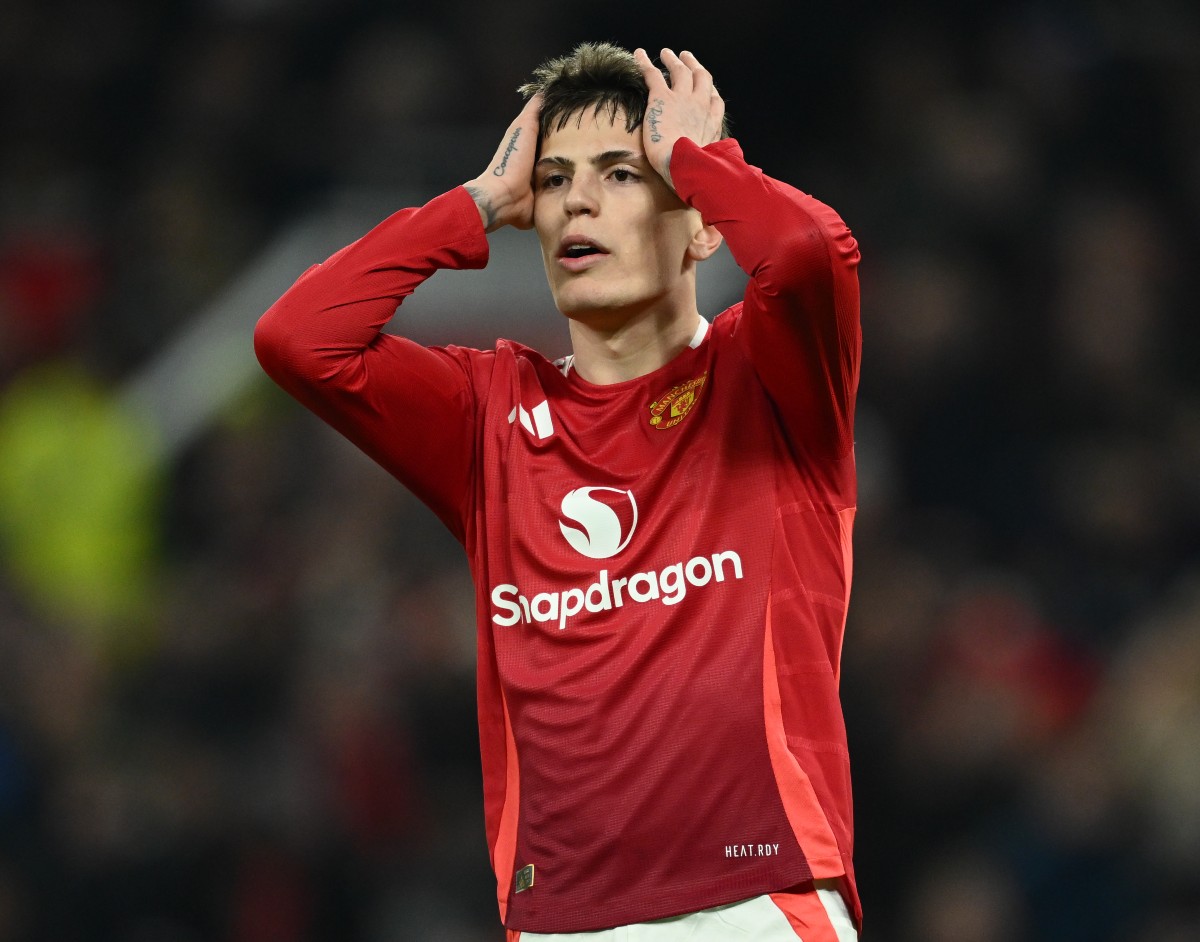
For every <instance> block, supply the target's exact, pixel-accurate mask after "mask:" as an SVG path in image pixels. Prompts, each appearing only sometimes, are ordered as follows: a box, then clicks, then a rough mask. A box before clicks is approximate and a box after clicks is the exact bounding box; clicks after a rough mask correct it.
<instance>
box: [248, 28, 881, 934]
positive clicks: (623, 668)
mask: <svg viewBox="0 0 1200 942" xmlns="http://www.w3.org/2000/svg"><path fill="white" fill-rule="evenodd" d="M661 60H662V63H663V65H664V66H665V67H666V72H667V73H669V82H668V81H667V78H666V77H665V76H664V73H663V72H660V71H659V70H658V69H656V68H655V67H654V66H653V64H652V63H651V62H650V59H649V58H648V57H647V55H646V53H645V52H644V51H642V50H638V51H637V52H635V53H634V54H633V55H630V54H629V53H628V52H626V51H624V50H622V49H618V48H616V47H613V46H609V45H607V44H585V45H583V46H581V47H579V48H578V49H577V50H576V51H575V52H574V53H573V54H572V55H571V56H567V57H565V58H563V59H559V60H554V61H551V62H549V63H547V64H546V65H545V66H543V67H542V68H541V69H539V70H537V72H536V73H535V79H536V81H535V82H534V83H532V84H531V85H527V86H525V87H524V88H523V89H522V91H523V92H524V93H525V94H527V95H529V96H530V97H529V101H528V103H527V104H526V106H525V108H524V110H522V112H521V113H520V115H519V116H518V117H517V119H516V120H515V121H514V122H513V124H512V125H511V127H510V128H509V130H508V133H507V134H506V136H505V138H504V140H503V141H502V142H501V144H500V147H499V149H498V150H497V152H496V155H495V157H494V158H493V160H492V162H491V164H490V165H489V166H488V168H487V170H486V171H485V172H484V173H482V174H481V175H480V176H479V177H477V178H475V179H474V180H472V181H470V182H469V183H468V184H467V185H466V186H465V187H460V188H457V189H455V190H453V191H451V192H449V193H447V194H444V195H442V196H439V197H438V198H436V199H434V200H432V201H431V202H430V203H428V204H426V205H425V206H423V207H421V208H418V209H407V210H403V211H401V212H399V213H397V214H395V215H394V216H392V217H391V218H389V219H387V220H386V221H384V222H383V223H381V224H380V225H379V226H378V227H376V228H375V229H374V230H372V231H371V232H370V233H368V234H367V235H366V236H364V237H363V238H362V239H360V240H359V241H358V242H355V243H354V244H352V245H350V246H348V247H346V248H345V249H342V250H341V251H340V252H338V253H337V254H335V255H334V256H333V257H332V258H330V259H329V260H328V261H327V262H325V263H324V264H323V265H317V266H314V267H313V268H312V269H310V270H309V271H307V272H306V273H305V274H304V275H303V276H302V277H301V278H300V280H299V281H297V282H296V284H295V285H293V286H292V288H290V289H289V290H288V292H287V293H286V294H285V295H284V296H283V297H282V298H280V300H279V301H278V302H277V303H276V304H275V305H274V306H273V307H272V308H271V309H270V310H269V311H268V312H267V313H266V315H264V317H263V318H262V320H261V321H260V323H259V326H258V330H257V333H256V337H255V340H256V347H257V350H258V355H259V358H260V360H261V362H262V364H263V367H264V368H265V369H266V371H267V372H268V373H269V374H270V375H271V376H272V377H274V378H275V379H276V381H278V382H279V383H280V384H281V385H282V386H283V387H284V388H285V389H287V390H288V391H289V392H290V393H292V394H293V395H294V396H295V397H296V398H297V399H299V400H300V401H301V402H303V403H304V404H305V405H306V406H308V407H309V408H311V409H312V410H313V411H315V412H316V413H317V414H318V415H320V416H321V417H322V418H324V419H325V420H327V421H328V422H330V423H331V424H332V425H333V426H334V427H336V428H337V429H339V430H340V431H341V432H343V433H344V434H345V435H347V436H348V437H349V438H350V439H352V440H353V441H354V442H356V443H357V444H358V445H359V446H360V447H362V448H363V449H364V450H365V451H366V452H367V453H368V454H370V455H371V456H372V457H373V458H375V459H376V460H377V461H378V462H379V463H380V464H382V465H383V466H384V467H385V468H387V469H388V470H389V471H390V472H392V473H393V474H394V475H395V476H396V477H397V478H399V479H400V481H402V482H403V483H404V484H405V485H406V486H408V487H409V488H411V489H412V491H413V492H414V493H416V494H417V495H418V496H419V497H420V498H421V499H422V500H424V501H425V502H426V503H427V504H428V505H429V506H430V507H431V508H432V509H433V510H434V512H435V513H437V514H438V516H439V517H440V518H441V519H442V520H443V521H444V522H445V524H446V525H447V526H448V527H449V528H450V529H451V530H452V531H453V532H454V534H455V535H456V536H457V537H458V538H459V540H461V541H462V542H463V544H464V545H465V547H466V550H467V553H468V555H469V557H470V560H471V564H472V571H473V574H474V578H475V582H476V588H477V606H478V696H479V702H478V706H479V724H480V733H481V744H482V754H483V771H484V793H485V810H486V826H487V841H488V847H489V850H490V853H491V859H492V864H493V868H494V870H495V873H496V878H497V884H498V899H499V904H500V913H501V918H502V920H503V921H504V923H505V925H506V926H507V927H508V930H509V938H510V940H517V939H521V940H524V942H535V940H545V939H548V938H555V939H556V938H559V934H571V933H580V932H594V931H597V930H608V929H610V928H613V927H626V928H623V929H620V930H616V931H619V932H620V933H621V934H620V935H616V934H612V933H607V932H601V933H599V934H598V935H594V936H593V935H589V936H588V938H589V939H597V940H600V939H609V938H612V939H616V938H620V939H642V938H645V939H654V940H659V942H668V940H673V939H684V938H687V939H690V940H693V942H700V940H708V939H713V940H716V939H721V940H723V939H727V938H754V939H762V940H773V939H791V940H793V942H794V940H795V939H796V938H797V937H799V938H801V939H803V940H804V942H846V940H848V939H854V938H856V934H855V928H854V926H855V925H856V924H857V923H858V922H859V918H860V909H859V904H858V896H857V892H856V890H855V886H854V877H853V868H852V863H851V850H852V824H851V801H850V778H849V765H848V760H847V755H846V737H845V730H844V726H843V722H842V716H841V709H840V704H839V700H838V678H839V663H840V654H841V644H842V634H843V630H844V626H845V619H846V610H847V604H848V598H849V591H850V570H851V564H850V559H851V555H850V531H851V522H852V520H853V516H854V508H855V473H854V457H853V434H852V425H853V411H854V398H855V390H856V387H857V381H858V364H859V346H860V340H859V326H858V286H857V275H856V266H857V262H858V249H857V246H856V244H855V241H854V239H853V238H852V236H851V235H850V232H849V231H848V230H847V229H846V227H845V225H844V224H843V223H842V221H841V220H840V219H839V218H838V216H837V215H836V214H835V213H834V212H833V211H832V210H831V209H829V208H828V207H826V206H824V205H822V204H821V203H819V202H817V201H816V200H815V199H813V198H812V197H810V196H807V195H805V194H803V193H801V192H799V191H797V190H795V189H793V188H791V187H789V186H787V185H785V184H782V183H779V182H777V181H775V180H772V179H771V178H769V177H767V176H765V175H764V174H763V173H762V172H761V171H759V170H758V169H757V168H755V167H752V166H750V165H748V164H747V163H746V162H745V161H744V160H743V158H742V154H741V151H740V149H739V147H738V145H737V144H736V142H734V141H733V140H732V139H727V138H726V139H722V126H723V116H724V103H723V101H722V100H721V98H720V96H719V95H718V93H717V91H716V89H715V88H714V86H713V81H712V77H711V76H710V75H709V73H708V72H707V71H706V70H705V69H704V67H703V66H701V64H700V63H699V62H698V61H697V59H696V57H695V56H693V55H691V54H690V53H687V52H684V53H681V54H680V55H678V56H676V55H675V54H674V53H673V52H671V51H670V50H667V49H664V50H663V51H662V53H661ZM505 225H510V226H516V227H518V228H529V227H531V226H532V227H533V228H534V229H536V231H537V236H538V240H539V241H540V243H541V249H542V256H543V260H544V262H545V266H546V274H547V277H548V279H549V282H550V287H551V290H552V293H553V295H554V300H555V303H556V305H557V307H558V308H559V310H560V311H561V312H562V313H563V314H565V315H566V316H567V318H568V326H569V329H570V337H571V348H572V351H573V354H572V355H571V356H568V357H566V358H565V359H563V360H558V361H554V362H551V361H550V360H547V359H546V358H544V357H542V356H540V355H539V354H537V353H535V352H534V351H532V350H530V349H528V348H526V347H523V346H521V345H520V344H516V343H512V342H508V341H499V342H498V343H497V344H496V347H495V349H494V350H490V351H486V352H485V351H478V350H468V349H462V348H458V347H446V348H426V347H421V346H419V345H417V344H415V343H413V342H411V341H408V340H405V339H402V338H399V337H395V336H392V335H387V334H383V333H381V328H382V327H383V325H384V324H385V323H386V322H387V321H388V320H389V319H390V318H391V317H392V315H393V314H394V312H395V308H396V305H397V303H398V302H399V301H400V300H402V299H403V298H404V297H405V296H407V295H408V294H409V293H410V292H411V291H413V290H414V289H415V288H416V287H417V286H418V285H419V284H420V283H421V282H422V281H423V280H424V279H425V278H427V277H429V276H430V275H431V274H432V273H433V272H434V271H435V270H437V269H443V268H451V269H463V268H476V267H481V266H483V265H485V264H486V262H487V258H488V245H487V240H486V238H485V231H487V232H491V231H493V230H495V229H498V228H500V227H501V226H505ZM723 238H724V239H726V240H727V241H728V243H729V246H730V249H731V251H732V253H733V256H734V258H735V259H736V260H737V262H738V263H739V264H740V266H741V267H742V268H743V269H744V270H745V271H746V272H747V274H748V275H749V276H750V281H749V285H748V287H747V289H746V294H745V298H744V300H743V301H742V302H741V303H739V304H736V305H734V306H733V307H732V308H730V309H729V310H727V311H725V312H723V313H721V314H720V315H719V316H717V317H716V318H715V319H713V320H712V321H711V322H710V321H708V320H706V319H705V318H704V317H702V316H701V314H700V312H699V311H698V310H697V302H696V286H695V271H696V266H697V264H699V263H700V262H701V261H703V260H704V259H706V258H708V257H709V256H711V255H712V254H713V252H714V251H716V249H717V248H718V246H719V245H720V243H721V240H722V239H723Z"/></svg>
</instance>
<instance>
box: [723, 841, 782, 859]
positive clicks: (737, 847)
mask: <svg viewBox="0 0 1200 942" xmlns="http://www.w3.org/2000/svg"><path fill="white" fill-rule="evenodd" d="M725 856H726V857H778V856H779V845H778V844H726V845H725Z"/></svg>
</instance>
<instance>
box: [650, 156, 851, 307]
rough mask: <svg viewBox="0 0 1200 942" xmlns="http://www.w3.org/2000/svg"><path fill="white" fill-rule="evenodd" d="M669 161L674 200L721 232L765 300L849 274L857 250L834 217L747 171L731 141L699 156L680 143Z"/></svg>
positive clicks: (798, 194)
mask: <svg viewBox="0 0 1200 942" xmlns="http://www.w3.org/2000/svg"><path fill="white" fill-rule="evenodd" d="M671 162H672V167H673V168H674V175H675V179H676V187H677V189H678V190H679V194H680V196H681V197H682V198H683V199H684V200H685V201H686V202H687V203H688V204H689V205H691V206H693V207H695V208H696V209H698V210H699V211H700V214H701V215H702V216H703V217H704V220H705V222H708V223H712V224H713V225H715V226H716V227H717V228H718V229H719V230H720V231H721V234H722V235H723V236H724V237H725V240H726V242H727V244H728V245H729V249H730V252H731V253H732V254H733V257H734V259H735V260H736V261H737V263H738V265H739V266H740V267H741V268H742V270H743V271H745V272H746V273H747V274H748V275H750V277H751V278H753V279H755V281H756V282H757V283H758V285H759V286H760V288H761V290H763V291H764V292H765V293H767V294H770V295H781V294H787V293H788V292H789V291H796V290H801V291H803V290H804V287H805V285H806V284H807V283H809V282H810V281H811V280H812V279H813V278H814V277H816V278H820V277H827V276H829V275H830V274H833V275H834V277H840V276H842V275H843V274H845V273H853V271H854V268H855V266H856V265H857V262H858V245H857V243H856V242H855V240H854V237H853V236H852V235H851V233H850V230H849V229H848V228H847V227H846V224H845V223H844V222H843V221H842V219H841V217H840V216H839V215H838V214H837V213H836V212H835V211H834V210H833V209H831V208H830V207H829V206H826V205H825V204H824V203H822V202H821V201H820V200H817V199H815V198H814V197H812V196H809V195H808V194H807V193H803V192H801V191H800V190H798V189H796V188H795V187H792V186H789V185H788V184H786V183H783V182H781V181H779V180H775V179H772V178H771V177H768V176H767V175H766V174H764V173H763V172H762V171H761V170H759V169H758V168H757V167H754V166H751V165H749V164H747V163H746V162H745V161H744V159H743V158H742V154H741V150H740V148H739V147H738V146H737V143H736V142H735V141H733V140H732V139H726V140H724V141H720V142H718V143H716V144H712V145H709V147H707V148H703V149H701V148H699V147H697V146H696V145H695V144H693V143H692V142H690V141H680V142H679V144H677V145H676V148H675V151H674V154H673V156H672V161H671Z"/></svg>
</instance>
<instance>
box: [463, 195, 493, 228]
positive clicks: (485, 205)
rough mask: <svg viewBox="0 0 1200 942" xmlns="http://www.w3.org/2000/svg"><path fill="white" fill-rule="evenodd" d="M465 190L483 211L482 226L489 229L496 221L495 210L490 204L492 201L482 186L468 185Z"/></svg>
mask: <svg viewBox="0 0 1200 942" xmlns="http://www.w3.org/2000/svg"><path fill="white" fill-rule="evenodd" d="M467 192H468V193H470V194H471V199H473V200H474V201H475V205H476V206H478V207H479V209H480V210H481V211H482V212H483V217H484V219H483V228H485V229H490V228H492V225H493V224H494V223H495V222H496V210H495V209H494V208H493V206H492V201H491V199H489V197H488V195H487V193H485V192H484V190H483V188H482V187H478V186H468V187H467Z"/></svg>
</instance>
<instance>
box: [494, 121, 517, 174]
mask: <svg viewBox="0 0 1200 942" xmlns="http://www.w3.org/2000/svg"><path fill="white" fill-rule="evenodd" d="M520 136H521V129H520V128H517V129H515V130H514V131H513V132H512V137H510V138H509V139H508V146H507V147H506V148H504V156H503V157H501V158H500V166H499V167H495V168H493V170H492V173H493V174H495V175H496V176H498V177H502V176H504V171H505V170H507V169H508V158H509V157H511V156H512V155H513V151H515V150H516V149H517V138H518V137H520Z"/></svg>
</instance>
